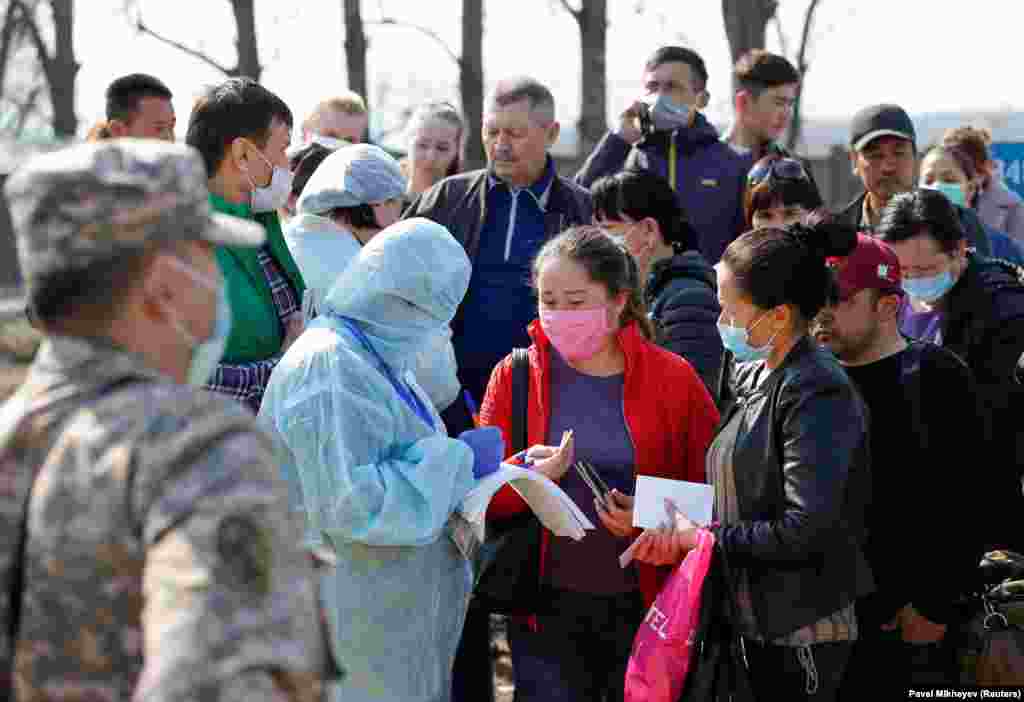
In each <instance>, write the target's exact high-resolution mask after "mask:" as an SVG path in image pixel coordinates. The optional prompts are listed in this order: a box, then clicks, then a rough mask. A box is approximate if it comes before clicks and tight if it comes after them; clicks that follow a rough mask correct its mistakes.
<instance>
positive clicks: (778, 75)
mask: <svg viewBox="0 0 1024 702" xmlns="http://www.w3.org/2000/svg"><path fill="white" fill-rule="evenodd" d="M732 75H733V81H734V84H735V85H736V86H738V87H739V88H740V89H742V90H746V91H747V92H749V93H750V94H751V95H753V96H754V97H755V98H758V97H761V93H763V92H764V91H765V90H768V89H769V88H776V87H778V86H780V85H791V84H793V83H799V82H800V74H799V73H798V72H797V70H796V68H795V67H794V66H793V64H791V63H790V62H789V61H788V60H786V58H785V57H783V56H779V55H778V54H773V53H770V52H768V51H765V50H764V49H751V50H750V51H748V52H747V53H745V54H743V56H741V57H740V60H739V61H737V62H736V67H735V68H734V69H733V73H732Z"/></svg>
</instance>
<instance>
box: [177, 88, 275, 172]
mask: <svg viewBox="0 0 1024 702" xmlns="http://www.w3.org/2000/svg"><path fill="white" fill-rule="evenodd" d="M275 119H279V120H280V121H281V122H283V123H284V124H285V125H287V127H288V129H289V130H291V128H292V112H291V110H289V109H288V105H286V104H285V103H284V100H282V99H281V98H279V97H278V96H277V95H275V94H274V93H272V92H270V91H269V90H267V89H266V88H264V87H263V86H262V85H260V84H259V83H257V82H256V81H254V80H252V79H251V78H229V79H228V80H226V81H224V82H223V83H221V84H220V85H215V86H213V87H210V88H208V89H207V90H206V91H205V92H204V93H203V95H202V96H201V97H200V98H199V99H198V100H196V103H195V105H194V106H193V108H192V114H191V115H189V118H188V132H186V134H185V143H186V144H188V145H189V146H192V147H195V148H196V149H198V150H199V153H200V154H202V156H203V162H204V163H205V164H206V172H207V174H208V175H209V176H213V175H214V174H215V173H216V172H217V169H218V168H220V164H221V162H222V161H223V160H224V154H225V152H226V150H227V149H228V147H229V146H230V145H231V142H233V141H234V140H235V139H238V138H239V137H242V138H245V139H250V140H251V141H253V142H254V143H255V144H256V145H257V146H259V147H264V146H266V145H267V140H268V139H270V128H271V126H272V124H273V121H274V120H275Z"/></svg>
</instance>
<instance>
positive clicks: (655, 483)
mask: <svg viewBox="0 0 1024 702" xmlns="http://www.w3.org/2000/svg"><path fill="white" fill-rule="evenodd" d="M666 499H669V500H672V501H673V502H675V503H676V507H678V508H679V511H680V512H682V513H683V514H684V515H686V516H687V517H688V518H689V519H690V520H692V521H694V522H696V523H697V524H708V523H709V522H710V521H711V512H712V509H713V508H714V505H715V488H714V486H712V485H705V484H704V483H690V482H687V481H685V480H669V479H667V478H653V477H651V476H649V475H640V476H637V479H636V502H635V504H634V506H633V526H635V527H640V528H641V529H657V528H658V527H660V526H662V525H663V524H665V523H666V522H667V521H668V515H667V514H666V512H665V500H666Z"/></svg>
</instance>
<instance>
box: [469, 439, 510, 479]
mask: <svg viewBox="0 0 1024 702" xmlns="http://www.w3.org/2000/svg"><path fill="white" fill-rule="evenodd" d="M459 441H463V442H465V443H467V444H469V447H470V448H471V449H473V477H474V478H476V479H477V480H479V479H480V478H483V477H486V476H488V475H490V474H491V473H493V472H494V471H496V470H498V464H500V463H501V459H502V458H503V457H504V456H505V440H504V439H503V438H502V437H501V429H499V428H498V427H480V428H479V429H470V430H469V431H464V432H462V433H461V434H459Z"/></svg>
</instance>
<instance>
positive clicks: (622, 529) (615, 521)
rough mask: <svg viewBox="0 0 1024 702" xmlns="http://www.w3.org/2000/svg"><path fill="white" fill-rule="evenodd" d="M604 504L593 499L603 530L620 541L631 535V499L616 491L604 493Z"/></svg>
mask: <svg viewBox="0 0 1024 702" xmlns="http://www.w3.org/2000/svg"><path fill="white" fill-rule="evenodd" d="M604 499H605V502H601V500H598V499H597V498H594V506H595V507H596V508H597V516H598V518H599V519H600V520H601V523H602V524H604V528H605V529H607V530H608V531H610V532H611V533H612V534H614V535H615V536H618V537H619V538H620V539H621V538H624V537H627V536H629V535H631V534H632V533H633V498H632V497H630V496H629V495H626V494H623V493H621V492H619V491H618V490H612V491H611V492H607V493H605V496H604Z"/></svg>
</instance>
